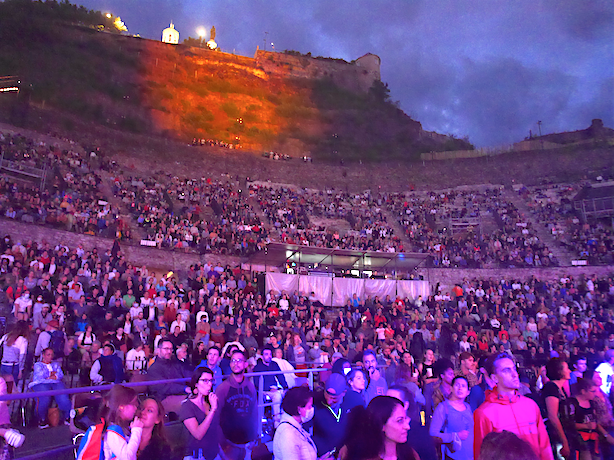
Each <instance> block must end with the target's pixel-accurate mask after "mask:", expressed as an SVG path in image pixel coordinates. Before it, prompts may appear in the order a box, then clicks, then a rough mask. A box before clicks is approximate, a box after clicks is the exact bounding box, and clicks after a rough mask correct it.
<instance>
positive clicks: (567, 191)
mask: <svg viewBox="0 0 614 460" xmlns="http://www.w3.org/2000/svg"><path fill="white" fill-rule="evenodd" d="M585 185H588V184H585V183H576V184H555V185H550V186H540V187H523V188H521V189H520V190H519V191H518V193H519V194H520V196H521V197H522V198H523V199H524V200H525V202H526V203H527V205H528V206H529V207H530V209H531V211H532V212H533V214H534V216H535V220H536V222H537V223H538V224H540V225H544V226H546V227H547V228H548V230H549V231H550V232H551V233H552V235H553V236H554V237H555V238H556V240H557V241H558V242H559V244H561V245H562V246H564V247H565V248H566V249H567V250H569V251H570V252H571V253H573V254H574V255H575V256H576V257H578V258H579V259H582V260H587V261H588V263H589V264H590V265H609V264H612V263H613V262H614V231H613V228H612V219H611V218H608V217H607V216H605V217H602V218H599V217H592V216H588V217H587V218H586V220H583V219H582V216H581V214H580V213H579V212H578V210H576V209H574V207H573V202H572V199H573V197H574V196H575V195H576V194H577V193H578V192H579V191H580V190H581V189H582V187H583V186H585Z"/></svg>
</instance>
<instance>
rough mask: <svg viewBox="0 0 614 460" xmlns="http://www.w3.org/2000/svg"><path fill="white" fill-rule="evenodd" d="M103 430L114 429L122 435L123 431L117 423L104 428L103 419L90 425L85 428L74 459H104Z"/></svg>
mask: <svg viewBox="0 0 614 460" xmlns="http://www.w3.org/2000/svg"><path fill="white" fill-rule="evenodd" d="M105 431H115V432H116V433H117V434H119V435H121V436H124V432H123V431H122V429H121V427H119V426H118V425H110V426H109V427H107V428H106V429H105V421H104V419H102V422H101V423H98V424H96V425H92V426H91V427H89V428H88V429H87V431H86V432H85V435H84V436H83V439H81V443H80V444H79V449H77V457H76V460H104V433H105Z"/></svg>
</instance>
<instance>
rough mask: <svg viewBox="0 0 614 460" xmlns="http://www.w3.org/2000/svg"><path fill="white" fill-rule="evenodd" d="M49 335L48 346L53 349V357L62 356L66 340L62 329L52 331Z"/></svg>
mask: <svg viewBox="0 0 614 460" xmlns="http://www.w3.org/2000/svg"><path fill="white" fill-rule="evenodd" d="M50 335H51V338H50V339H49V348H52V349H53V354H54V356H55V358H63V357H64V342H66V338H65V337H64V333H63V332H62V331H53V332H52V333H51V334H50Z"/></svg>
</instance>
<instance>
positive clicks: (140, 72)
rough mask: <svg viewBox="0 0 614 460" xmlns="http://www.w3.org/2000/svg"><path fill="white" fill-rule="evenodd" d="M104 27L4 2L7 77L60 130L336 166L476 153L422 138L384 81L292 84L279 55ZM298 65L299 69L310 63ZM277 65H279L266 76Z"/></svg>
mask: <svg viewBox="0 0 614 460" xmlns="http://www.w3.org/2000/svg"><path fill="white" fill-rule="evenodd" d="M71 7H72V9H71ZM16 12H17V13H16ZM68 13H70V14H68ZM105 20H106V19H105V18H104V16H103V15H102V14H100V13H95V12H88V11H87V10H84V9H82V8H79V9H77V8H76V7H74V6H72V5H70V4H68V3H66V2H64V3H61V4H57V3H55V2H50V1H48V2H45V3H40V2H33V3H31V2H30V1H28V0H8V1H5V2H3V3H0V75H18V76H19V77H20V78H21V79H22V82H23V84H24V87H26V88H28V87H29V85H31V95H30V96H29V97H30V104H31V105H32V106H34V107H36V108H40V109H43V108H44V109H45V110H47V111H53V116H52V118H53V119H54V120H55V122H56V123H57V124H58V126H57V129H58V130H62V131H67V132H70V131H72V130H74V129H75V126H76V121H77V120H78V121H80V122H83V121H85V122H87V123H89V124H90V125H91V126H104V127H110V128H113V129H118V130H122V131H126V132H131V133H137V134H147V135H156V136H163V137H167V138H172V139H175V140H179V141H182V142H189V141H191V140H192V139H193V138H204V139H213V140H216V141H222V142H226V143H231V144H237V145H238V146H240V148H241V149H243V150H244V151H251V152H258V153H261V152H262V151H270V150H275V151H279V152H282V153H287V154H290V155H292V156H302V155H309V156H312V157H314V158H316V159H323V160H331V161H340V160H343V161H352V160H378V161H379V160H390V159H414V158H417V157H418V156H419V154H420V153H421V152H428V151H440V150H455V149H465V148H471V147H470V145H469V144H468V142H467V141H465V140H459V139H454V138H451V137H447V136H442V135H439V134H437V133H428V132H425V131H424V130H423V129H422V127H421V125H420V123H419V122H417V121H415V120H412V119H411V118H410V117H409V116H407V115H406V114H405V113H403V112H402V111H401V110H400V109H398V108H397V107H396V106H395V104H394V103H392V101H391V98H390V95H389V92H388V89H387V87H386V86H385V84H383V83H381V82H380V81H375V83H374V84H373V86H372V88H370V89H368V90H367V91H352V90H349V89H346V88H344V87H343V85H339V84H338V82H337V81H336V80H335V79H334V78H332V76H329V75H327V72H323V73H322V75H321V76H320V77H319V78H300V77H297V72H296V71H293V70H292V69H291V67H292V65H291V64H289V63H288V59H290V57H288V59H286V57H285V56H284V55H283V53H267V56H261V59H260V60H258V59H253V58H246V57H242V56H236V55H232V54H226V53H221V52H214V51H208V50H204V49H199V48H192V47H188V46H185V45H166V44H163V43H160V42H156V41H153V40H146V39H141V38H137V37H132V36H128V35H121V34H118V33H116V32H117V31H116V30H113V27H112V24H111V25H110V24H108V22H109V21H108V20H106V21H107V24H103V22H104V21H105ZM99 22H100V24H98V23H99ZM273 54H274V55H277V56H271V55H273ZM288 56H290V55H288ZM292 58H293V59H294V56H293V57H292ZM263 60H264V61H263ZM277 60H279V61H280V62H277V63H276V62H275V61H277ZM311 61H314V62H315V59H312V60H311ZM301 62H302V64H300V63H299V64H298V65H297V66H298V67H300V65H303V66H306V65H307V64H305V63H306V62H307V61H305V60H304V59H303V61H301ZM272 63H276V64H277V67H278V68H277V69H273V70H271V68H270V67H271V65H269V64H272ZM265 64H267V65H265ZM316 64H317V63H316ZM347 65H348V69H350V70H352V71H353V70H355V68H354V69H351V66H352V64H351V63H347ZM4 113H5V120H7V115H6V113H7V112H6V111H5V112H4ZM7 121H11V120H7Z"/></svg>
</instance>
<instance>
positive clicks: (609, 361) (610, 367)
mask: <svg viewBox="0 0 614 460" xmlns="http://www.w3.org/2000/svg"><path fill="white" fill-rule="evenodd" d="M595 371H596V372H597V373H599V375H600V376H601V382H602V383H601V391H603V392H604V393H605V394H607V395H609V394H610V391H611V390H612V379H613V376H614V350H608V351H606V352H605V361H604V362H602V363H601V364H600V365H599V366H597V369H595Z"/></svg>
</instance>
